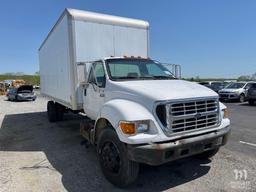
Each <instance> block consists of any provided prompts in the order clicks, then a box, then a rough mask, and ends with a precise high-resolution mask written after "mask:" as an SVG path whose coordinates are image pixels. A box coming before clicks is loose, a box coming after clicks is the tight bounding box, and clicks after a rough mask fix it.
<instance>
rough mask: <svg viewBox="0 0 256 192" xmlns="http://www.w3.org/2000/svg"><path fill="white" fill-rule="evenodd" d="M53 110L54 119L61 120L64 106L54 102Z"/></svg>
mask: <svg viewBox="0 0 256 192" xmlns="http://www.w3.org/2000/svg"><path fill="white" fill-rule="evenodd" d="M55 110H56V120H57V121H61V120H63V115H64V110H65V109H64V107H63V106H62V105H61V104H59V103H55Z"/></svg>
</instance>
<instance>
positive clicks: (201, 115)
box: [166, 98, 220, 133]
mask: <svg viewBox="0 0 256 192" xmlns="http://www.w3.org/2000/svg"><path fill="white" fill-rule="evenodd" d="M166 108H167V110H166V112H167V117H168V119H167V128H168V130H169V131H170V132H172V133H177V132H185V131H190V130H194V129H195V130H197V129H207V128H211V127H214V126H217V125H218V124H219V121H220V120H219V102H218V99H217V98H210V99H197V100H183V101H176V102H173V103H169V104H167V107H166Z"/></svg>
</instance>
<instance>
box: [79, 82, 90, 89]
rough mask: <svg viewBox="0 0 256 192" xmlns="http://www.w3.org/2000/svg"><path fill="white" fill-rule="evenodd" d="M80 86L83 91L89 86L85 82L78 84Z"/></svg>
mask: <svg viewBox="0 0 256 192" xmlns="http://www.w3.org/2000/svg"><path fill="white" fill-rule="evenodd" d="M80 85H81V86H82V87H83V88H84V89H87V88H88V86H89V83H88V82H86V81H83V82H81V83H80Z"/></svg>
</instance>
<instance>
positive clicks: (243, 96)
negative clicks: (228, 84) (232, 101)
mask: <svg viewBox="0 0 256 192" xmlns="http://www.w3.org/2000/svg"><path fill="white" fill-rule="evenodd" d="M239 100H240V102H241V103H243V102H245V95H244V94H243V93H242V94H241V95H240V98H239Z"/></svg>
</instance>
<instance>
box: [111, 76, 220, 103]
mask: <svg viewBox="0 0 256 192" xmlns="http://www.w3.org/2000/svg"><path fill="white" fill-rule="evenodd" d="M113 86H114V87H115V88H114V87H113V92H115V91H117V92H119V95H120V94H128V95H130V96H134V97H140V99H145V100H146V99H150V100H153V101H164V100H171V99H186V98H195V97H218V94H217V93H216V92H214V91H213V90H211V89H209V88H207V87H205V86H202V85H199V84H197V83H194V82H189V81H183V80H144V81H143V80H142V81H141V80H140V81H123V82H113Z"/></svg>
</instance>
